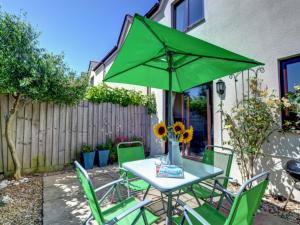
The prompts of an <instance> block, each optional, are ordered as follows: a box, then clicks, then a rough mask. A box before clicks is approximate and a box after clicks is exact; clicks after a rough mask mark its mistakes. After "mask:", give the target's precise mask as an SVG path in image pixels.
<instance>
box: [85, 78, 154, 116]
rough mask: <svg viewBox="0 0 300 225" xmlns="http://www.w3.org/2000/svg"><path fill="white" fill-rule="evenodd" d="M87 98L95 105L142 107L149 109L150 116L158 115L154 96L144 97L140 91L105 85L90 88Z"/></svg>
mask: <svg viewBox="0 0 300 225" xmlns="http://www.w3.org/2000/svg"><path fill="white" fill-rule="evenodd" d="M85 98H86V99H87V100H88V101H90V102H93V103H103V102H110V103H113V104H119V105H122V106H124V107H126V106H128V105H142V106H145V107H146V108H147V109H148V113H149V114H154V113H156V101H155V96H154V95H153V94H151V95H143V94H142V93H141V92H139V91H134V90H128V89H125V88H112V87H110V86H108V85H107V84H105V83H103V84H100V85H98V86H93V87H89V88H88V90H87V93H86V96H85Z"/></svg>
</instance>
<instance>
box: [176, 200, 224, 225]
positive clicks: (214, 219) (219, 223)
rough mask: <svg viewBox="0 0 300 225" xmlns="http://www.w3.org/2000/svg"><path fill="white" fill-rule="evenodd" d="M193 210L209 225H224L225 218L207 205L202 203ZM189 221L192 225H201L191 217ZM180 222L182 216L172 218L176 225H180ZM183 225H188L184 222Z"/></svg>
mask: <svg viewBox="0 0 300 225" xmlns="http://www.w3.org/2000/svg"><path fill="white" fill-rule="evenodd" d="M194 210H195V211H196V212H197V213H198V214H199V215H201V216H202V217H203V218H204V219H205V220H206V221H207V222H209V223H210V224H211V225H224V224H225V222H226V216H225V215H223V214H222V213H221V212H219V211H218V210H216V209H215V208H213V207H212V206H210V205H209V204H207V203H204V204H203V205H202V206H200V207H197V208H194ZM190 219H191V221H192V224H193V225H201V223H200V222H199V221H198V220H196V219H195V217H193V216H192V215H190ZM181 220H182V216H177V217H173V222H174V223H175V224H177V225H180V222H181ZM184 225H188V223H187V222H186V221H185V223H184Z"/></svg>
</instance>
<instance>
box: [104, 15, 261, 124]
mask: <svg viewBox="0 0 300 225" xmlns="http://www.w3.org/2000/svg"><path fill="white" fill-rule="evenodd" d="M233 44H234V43H233ZM258 65H263V63H260V62H258V61H255V60H252V59H249V58H247V57H244V56H241V55H239V54H236V53H234V52H231V51H228V50H226V49H223V48H220V47H218V46H216V45H213V44H210V43H208V42H206V41H203V40H200V39H198V38H195V37H192V36H190V35H187V34H185V33H182V32H180V31H177V30H175V29H172V28H169V27H166V26H164V25H162V24H159V23H157V22H154V21H152V20H150V19H147V18H145V17H142V16H140V15H135V16H134V18H133V22H132V25H131V27H130V30H129V32H128V34H127V37H126V39H125V41H124V43H123V45H122V47H121V49H120V51H119V53H118V55H117V57H116V59H115V61H114V63H113V65H112V67H111V68H110V70H109V71H108V73H107V75H106V76H105V78H104V81H106V82H116V83H126V84H135V85H142V86H147V87H153V88H159V89H163V90H168V91H169V95H168V104H169V105H168V109H169V111H168V123H169V124H171V123H172V109H171V108H172V107H171V100H172V93H171V92H172V91H174V92H183V91H185V90H187V89H190V88H192V87H194V86H197V85H200V84H203V83H206V82H209V81H212V80H215V79H217V78H220V77H223V76H226V75H230V74H233V73H235V72H239V71H243V70H246V69H249V68H251V67H255V66H258Z"/></svg>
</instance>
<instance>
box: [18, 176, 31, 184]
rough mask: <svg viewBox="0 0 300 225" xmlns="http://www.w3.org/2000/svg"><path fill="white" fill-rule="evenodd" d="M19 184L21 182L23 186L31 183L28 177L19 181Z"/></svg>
mask: <svg viewBox="0 0 300 225" xmlns="http://www.w3.org/2000/svg"><path fill="white" fill-rule="evenodd" d="M19 182H20V183H21V184H23V183H28V182H29V179H28V178H27V177H23V178H22V179H21V180H19Z"/></svg>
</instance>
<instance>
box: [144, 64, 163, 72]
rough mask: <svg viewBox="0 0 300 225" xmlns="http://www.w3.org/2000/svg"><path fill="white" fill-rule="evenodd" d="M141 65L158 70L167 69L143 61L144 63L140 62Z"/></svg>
mask: <svg viewBox="0 0 300 225" xmlns="http://www.w3.org/2000/svg"><path fill="white" fill-rule="evenodd" d="M142 65H143V66H148V67H152V68H154V69H158V70H163V71H168V70H167V69H164V68H160V67H158V66H152V65H149V64H146V63H144V64H142Z"/></svg>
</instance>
